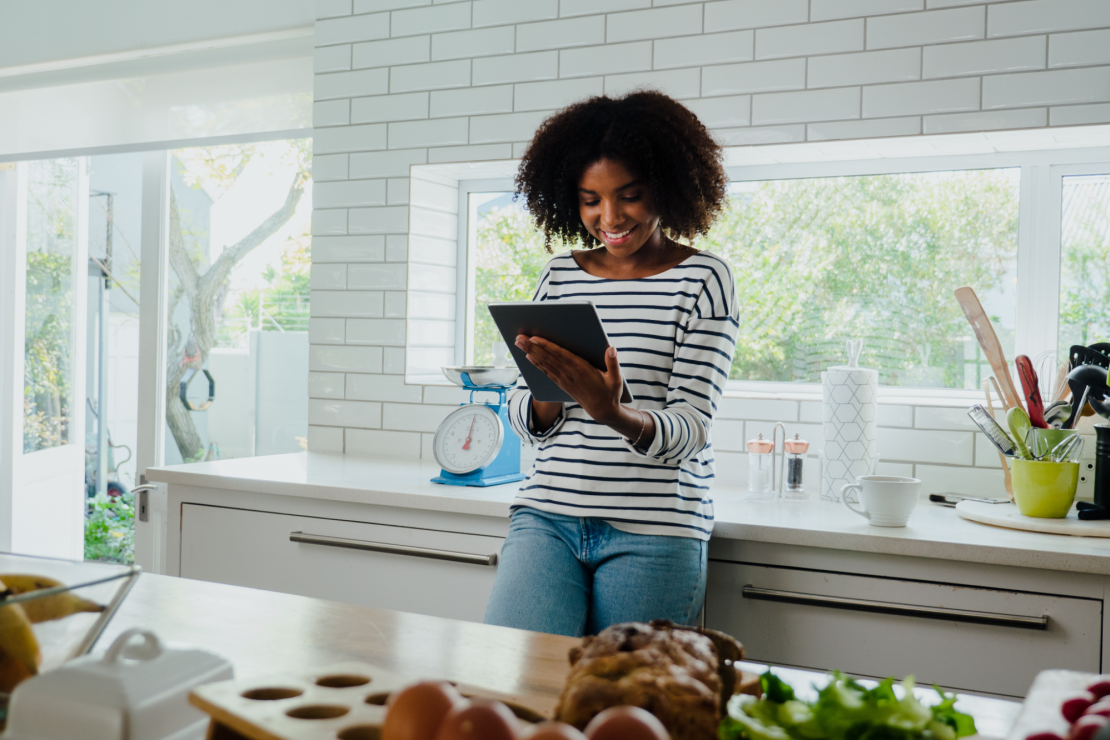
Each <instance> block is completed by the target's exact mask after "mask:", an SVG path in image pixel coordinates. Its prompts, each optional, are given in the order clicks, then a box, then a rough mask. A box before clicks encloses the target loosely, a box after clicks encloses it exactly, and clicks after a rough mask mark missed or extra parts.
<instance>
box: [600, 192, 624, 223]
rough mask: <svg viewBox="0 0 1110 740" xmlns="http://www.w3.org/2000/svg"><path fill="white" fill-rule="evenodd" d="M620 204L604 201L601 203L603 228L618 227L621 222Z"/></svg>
mask: <svg viewBox="0 0 1110 740" xmlns="http://www.w3.org/2000/svg"><path fill="white" fill-rule="evenodd" d="M621 218H622V216H621V209H620V204H619V203H617V202H616V201H612V200H608V199H604V200H602V201H601V224H602V226H618V225H619V224H620V221H621Z"/></svg>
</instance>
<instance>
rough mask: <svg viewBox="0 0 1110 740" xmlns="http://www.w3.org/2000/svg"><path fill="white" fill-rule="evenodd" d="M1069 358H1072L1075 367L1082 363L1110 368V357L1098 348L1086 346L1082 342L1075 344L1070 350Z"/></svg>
mask: <svg viewBox="0 0 1110 740" xmlns="http://www.w3.org/2000/svg"><path fill="white" fill-rule="evenodd" d="M1068 358H1069V359H1070V360H1071V366H1072V367H1073V368H1076V367H1079V366H1080V365H1098V366H1099V367H1101V368H1110V357H1107V356H1106V355H1104V354H1103V353H1102V352H1100V351H1098V350H1097V349H1092V348H1090V347H1084V346H1083V345H1082V344H1073V345H1072V346H1071V350H1070V351H1069V352H1068Z"/></svg>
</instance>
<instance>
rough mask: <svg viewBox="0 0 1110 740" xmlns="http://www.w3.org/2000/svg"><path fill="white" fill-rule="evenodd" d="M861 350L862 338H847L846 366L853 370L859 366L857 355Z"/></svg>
mask: <svg viewBox="0 0 1110 740" xmlns="http://www.w3.org/2000/svg"><path fill="white" fill-rule="evenodd" d="M862 352H863V340H862V339H856V340H852V339H849V340H848V367H849V368H851V369H853V370H855V369H856V368H858V367H859V356H860V353H862Z"/></svg>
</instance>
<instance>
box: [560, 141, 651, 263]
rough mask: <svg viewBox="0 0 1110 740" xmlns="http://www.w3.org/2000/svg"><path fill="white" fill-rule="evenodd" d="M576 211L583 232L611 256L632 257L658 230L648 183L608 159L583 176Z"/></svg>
mask: <svg viewBox="0 0 1110 740" xmlns="http://www.w3.org/2000/svg"><path fill="white" fill-rule="evenodd" d="M578 212H579V214H580V215H581V217H582V223H583V224H584V225H585V226H586V231H588V232H590V234H591V235H592V236H593V237H594V238H595V239H597V240H598V241H600V242H601V243H602V244H603V245H605V248H606V249H607V250H609V253H610V254H612V255H613V256H614V257H628V256H630V255H632V254H635V253H636V252H637V251H638V250H639V249H640V247H642V246H644V244H646V243H647V241H648V240H649V239H650V238H651V236H652V235H653V234H654V233H655V232H656V231H657V230H658V229H659V215H658V214H657V213H656V212H655V209H654V208H653V206H652V203H651V194H650V192H649V190H648V186H647V183H645V182H642V181H640V180H637V179H636V177H635V176H634V175H633V174H632V173H631V172H629V171H628V169H627V168H626V167H625V166H624V165H623V164H621V163H620V162H614V161H613V160H611V159H599V160H598V161H596V162H594V163H593V164H591V165H590V166H589V167H587V168H586V171H585V172H583V173H582V178H581V179H580V180H579V181H578Z"/></svg>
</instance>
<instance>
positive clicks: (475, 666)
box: [97, 573, 1020, 738]
mask: <svg viewBox="0 0 1110 740" xmlns="http://www.w3.org/2000/svg"><path fill="white" fill-rule="evenodd" d="M132 627H142V628H146V629H153V630H154V631H155V632H157V634H158V636H159V637H161V638H162V639H163V640H167V641H170V642H173V643H179V644H185V645H191V646H196V647H199V648H203V649H205V650H211V651H213V652H215V653H218V654H220V655H222V656H224V657H226V658H228V659H229V660H230V661H231V662H232V664H233V665H234V668H235V674H236V676H237V677H240V678H244V677H253V676H264V675H266V674H270V673H282V672H286V671H289V672H299V671H304V670H311V669H313V668H317V667H323V666H326V665H329V664H335V663H341V662H345V661H362V662H367V663H371V664H373V665H377V666H380V667H382V668H384V669H387V670H391V671H395V672H397V673H400V674H402V675H407V676H412V677H413V678H429V677H435V678H443V679H447V680H451V681H457V682H460V683H465V684H470V685H472V686H478V687H482V688H484V689H487V690H489V691H493V692H497V693H499V694H503V695H505V696H506V698H511V699H512V700H514V701H517V702H519V703H521V704H524V705H526V706H529V707H532V708H534V709H536V710H538V711H540V712H542V713H544V714H548V715H550V713H551V712H552V710H553V709H554V706H555V702H556V700H557V698H558V695H559V692H560V691H561V689H562V686H563V683H564V681H565V680H566V674H567V672H568V670H569V665H568V663H567V657H566V656H567V651H568V650H569V649H570V648H571V647H572V646H573V645H575V644H577V643H578V640H576V639H574V638H570V637H562V636H559V635H545V634H541V633H538V632H526V631H523V630H515V629H509V628H506V627H494V626H491V625H484V624H474V623H470V622H460V621H456V620H452V619H443V618H439V617H430V616H424V615H420V614H406V613H404V612H397V611H390V610H386V609H374V608H371V607H365V606H355V605H352V604H342V603H338V602H334V601H325V600H322V599H311V598H306V597H303V596H293V595H289V594H281V593H275V592H273V591H260V590H256V589H249V588H243V587H240V586H228V585H224V584H219V583H205V582H203V581H194V580H189V579H186V578H171V577H168V576H158V575H153V574H150V573H144V574H143V575H142V576H141V577H140V578H139V582H138V583H137V584H136V585H135V587H134V589H133V590H132V592H131V594H130V595H129V596H128V597H127V599H126V600H125V601H124V602H123V604H122V606H121V607H120V610H119V612H118V613H117V614H116V616H115V618H114V619H113V620H112V621H111V622H110V623H109V625H108V628H107V630H106V631H105V633H104V635H103V636H102V637H101V639H100V641H99V643H98V645H97V648H98V649H99V650H104V649H106V648H107V647H108V645H110V644H111V642H112V640H114V639H115V638H116V637H117V636H118V635H119V634H121V633H122V632H124V631H125V630H127V629H130V628H132ZM743 667H744V669H745V670H749V671H761V670H762V669H763V666H761V665H757V664H751V663H745V664H744V666H743ZM778 672H779V673H780V674H781V675H783V677H784V678H786V679H787V680H788V681H790V682H791V683H793V684H794V685H795V686H797V687H799V688H800V689H804V688H805V687H806V686H808V685H809V684H810V683H812V682H814V681H815V680H816V681H818V682H819V681H820V675H821V674H819V673H814V672H810V671H798V670H790V669H778ZM925 693H931V692H923V695H924V694H925ZM934 696H935V695H934ZM956 706H957V707H958V708H960V709H961V710H963V711H965V712H968V713H970V714H971V715H972V716H973V717H974V718H975V721H976V724H977V726H978V729H979V732H980V735H982V736H985V737H996V738H1001V737H1004V736H1005V735H1006V733H1007V732H1008V731H1009V728H1010V727H1011V726H1012V725H1013V722H1014V719H1015V718H1016V716H1017V712H1018V710H1019V708H1020V704H1017V703H1015V702H1010V701H1002V700H998V699H990V698H984V697H978V696H969V695H965V696H961V697H960V699H959V702H958V703H957V705H956Z"/></svg>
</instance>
